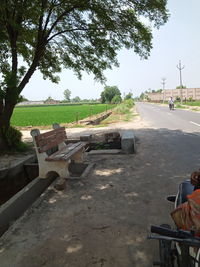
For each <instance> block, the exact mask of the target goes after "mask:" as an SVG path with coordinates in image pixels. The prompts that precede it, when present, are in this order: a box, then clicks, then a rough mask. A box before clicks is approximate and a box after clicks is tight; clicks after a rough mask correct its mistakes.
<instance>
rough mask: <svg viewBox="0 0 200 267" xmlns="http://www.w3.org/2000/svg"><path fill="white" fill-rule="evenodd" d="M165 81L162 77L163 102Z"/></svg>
mask: <svg viewBox="0 0 200 267" xmlns="http://www.w3.org/2000/svg"><path fill="white" fill-rule="evenodd" d="M165 81H166V78H162V86H163V104H164V102H165V97H164V92H165Z"/></svg>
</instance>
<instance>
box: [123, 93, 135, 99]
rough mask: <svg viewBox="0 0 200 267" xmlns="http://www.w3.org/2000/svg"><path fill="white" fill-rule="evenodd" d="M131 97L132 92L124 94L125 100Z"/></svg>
mask: <svg viewBox="0 0 200 267" xmlns="http://www.w3.org/2000/svg"><path fill="white" fill-rule="evenodd" d="M131 98H133V94H132V93H128V94H127V95H126V96H125V98H124V99H125V100H127V99H131Z"/></svg>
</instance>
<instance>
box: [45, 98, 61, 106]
mask: <svg viewBox="0 0 200 267" xmlns="http://www.w3.org/2000/svg"><path fill="white" fill-rule="evenodd" d="M44 104H46V105H55V104H60V101H59V100H54V99H48V100H46V101H44Z"/></svg>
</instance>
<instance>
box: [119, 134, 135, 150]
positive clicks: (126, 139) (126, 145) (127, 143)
mask: <svg viewBox="0 0 200 267" xmlns="http://www.w3.org/2000/svg"><path fill="white" fill-rule="evenodd" d="M121 148H122V151H123V153H125V154H133V153H134V152H135V150H136V146H135V137H134V133H133V131H132V130H126V131H123V132H122V134H121Z"/></svg>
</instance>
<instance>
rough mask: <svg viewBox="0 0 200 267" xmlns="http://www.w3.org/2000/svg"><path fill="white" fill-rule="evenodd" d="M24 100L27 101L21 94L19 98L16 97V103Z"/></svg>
mask: <svg viewBox="0 0 200 267" xmlns="http://www.w3.org/2000/svg"><path fill="white" fill-rule="evenodd" d="M24 101H28V99H27V98H25V97H24V96H23V95H20V96H19V98H18V103H20V102H24Z"/></svg>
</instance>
